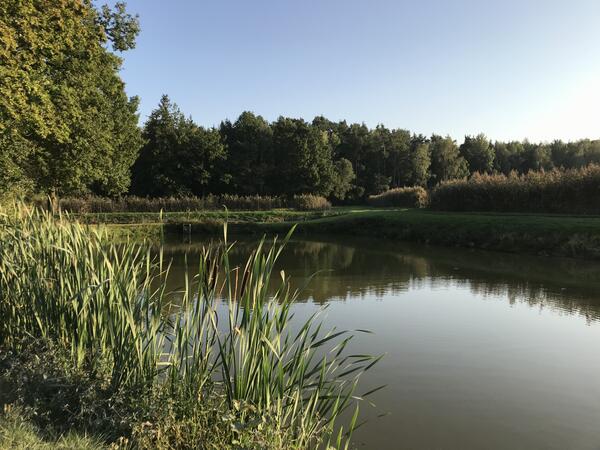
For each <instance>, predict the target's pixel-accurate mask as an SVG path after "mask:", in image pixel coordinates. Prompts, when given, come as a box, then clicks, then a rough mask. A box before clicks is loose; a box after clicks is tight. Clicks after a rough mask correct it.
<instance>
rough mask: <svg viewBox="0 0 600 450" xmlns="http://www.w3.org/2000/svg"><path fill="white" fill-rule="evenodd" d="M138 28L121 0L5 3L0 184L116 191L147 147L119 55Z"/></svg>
mask: <svg viewBox="0 0 600 450" xmlns="http://www.w3.org/2000/svg"><path fill="white" fill-rule="evenodd" d="M138 31H139V24H138V21H137V18H136V17H132V16H130V15H129V14H127V13H126V11H125V5H124V4H123V3H119V4H117V6H116V8H115V9H114V10H111V9H110V8H108V7H106V8H104V9H103V11H102V13H99V12H98V11H97V10H96V9H94V7H93V6H92V3H91V2H90V1H88V0H60V1H56V0H21V1H8V2H0V142H1V143H2V145H1V146H0V173H3V175H1V176H0V191H8V190H13V189H15V188H26V189H35V190H39V191H42V192H47V193H51V194H66V193H81V192H86V191H89V190H90V189H94V190H96V191H98V192H99V193H103V194H109V195H114V194H119V193H122V192H125V191H126V190H127V188H128V186H129V168H130V166H131V164H133V162H134V160H135V157H136V155H137V153H138V151H139V148H140V146H141V143H142V141H141V137H140V132H139V129H138V127H137V115H136V110H137V104H138V101H137V98H131V99H130V98H128V97H127V96H126V95H125V90H124V84H123V82H122V81H121V79H120V77H119V73H118V71H119V68H120V65H121V59H120V58H119V57H118V56H116V55H115V54H114V53H111V52H110V51H109V50H108V48H107V47H106V45H105V44H106V43H107V42H111V43H112V44H113V50H117V51H123V50H127V49H129V48H132V47H133V46H134V44H135V36H136V34H137V32H138Z"/></svg>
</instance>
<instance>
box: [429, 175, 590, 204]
mask: <svg viewBox="0 0 600 450" xmlns="http://www.w3.org/2000/svg"><path fill="white" fill-rule="evenodd" d="M431 207H432V208H434V209H438V210H445V211H498V212H526V213H562V214H600V166H598V165H591V166H588V167H584V168H581V169H571V170H558V169H556V170H552V171H549V172H544V171H540V172H529V173H527V174H525V175H518V174H516V173H514V172H513V173H511V174H510V175H508V176H506V175H481V174H475V175H473V176H472V177H471V178H470V179H469V180H454V181H448V182H445V183H442V184H440V185H439V186H438V187H436V188H435V189H434V190H433V192H432V195H431Z"/></svg>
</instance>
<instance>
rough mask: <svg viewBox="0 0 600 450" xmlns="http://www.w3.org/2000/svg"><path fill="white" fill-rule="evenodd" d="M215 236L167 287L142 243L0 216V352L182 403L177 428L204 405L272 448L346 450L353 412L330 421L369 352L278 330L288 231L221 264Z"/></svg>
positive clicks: (303, 330)
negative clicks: (62, 365)
mask: <svg viewBox="0 0 600 450" xmlns="http://www.w3.org/2000/svg"><path fill="white" fill-rule="evenodd" d="M226 230H227V228H226V226H225V234H224V240H223V242H222V243H221V244H219V245H215V246H211V247H207V248H205V249H204V250H203V252H202V257H201V259H200V263H199V267H198V269H197V271H196V275H195V276H189V275H186V277H185V279H183V280H180V281H181V283H180V284H181V285H182V288H181V289H179V290H177V291H176V292H169V291H168V290H167V288H166V286H167V283H166V281H167V280H168V279H169V278H170V276H171V275H170V271H169V265H168V264H166V263H165V262H164V261H163V258H162V255H159V257H157V258H153V257H152V256H151V254H150V252H149V251H148V250H147V249H146V248H145V247H144V246H143V245H139V244H136V243H132V242H127V243H125V244H120V245H116V244H113V243H111V242H110V239H109V238H108V236H107V235H106V233H105V232H104V231H103V230H102V229H92V228H88V227H85V226H83V225H80V224H78V223H77V222H74V221H73V220H72V219H71V218H69V217H63V216H60V217H58V218H55V217H52V216H50V215H49V214H47V213H45V212H41V211H39V210H36V209H28V208H26V207H24V206H22V205H19V206H18V207H17V208H15V210H14V211H13V212H11V213H10V214H9V213H7V212H0V238H1V240H0V315H1V316H2V317H3V320H2V321H1V322H0V347H1V348H4V349H10V350H17V351H19V350H22V349H25V348H26V346H25V344H24V343H26V342H31V340H32V339H33V340H44V341H50V342H53V343H54V345H57V346H59V347H61V348H63V349H65V351H66V352H67V353H68V355H69V360H70V365H71V367H72V368H73V370H78V371H84V372H85V373H88V374H89V373H99V374H103V376H104V377H105V379H106V380H107V383H108V384H109V386H110V389H111V390H112V391H113V392H126V393H127V392H129V393H131V394H130V395H131V396H139V395H142V396H144V395H146V396H151V395H152V393H153V392H161V393H162V394H161V395H163V396H164V395H166V396H167V397H168V398H169V399H170V400H171V401H173V402H175V403H177V404H179V405H185V407H184V411H183V412H182V413H181V412H180V416H181V420H188V419H189V418H190V417H195V416H196V415H197V414H198V411H201V410H202V409H203V408H204V409H206V408H208V406H207V405H215V404H218V405H220V406H219V408H224V409H225V410H226V412H228V414H233V416H235V421H236V423H241V424H243V426H244V427H253V426H254V427H256V426H258V425H256V424H264V423H268V424H269V427H271V429H270V430H269V432H270V433H271V434H273V433H274V434H275V435H277V436H279V438H280V440H281V442H285V447H286V448H313V447H315V446H319V445H329V446H333V447H337V448H339V447H342V446H347V445H348V440H349V437H350V435H351V432H352V430H353V428H354V426H355V425H356V415H355V416H354V418H353V420H352V421H351V423H350V424H348V425H347V426H346V430H344V429H343V428H342V427H341V426H340V423H339V422H340V415H341V414H342V413H343V412H344V410H346V409H347V408H348V407H350V406H352V405H356V402H357V400H358V399H360V397H359V396H357V395H356V387H357V382H358V379H359V377H360V375H361V374H362V373H364V372H365V371H366V370H368V369H369V368H370V367H372V366H373V364H375V363H376V362H377V361H378V360H379V358H374V357H371V356H365V355H351V354H348V353H347V345H348V343H349V342H350V341H351V339H352V337H353V334H352V333H348V332H346V331H335V330H333V331H330V332H328V333H324V332H323V326H322V323H321V322H320V319H319V317H320V314H315V315H314V316H313V317H311V318H310V319H309V320H307V321H306V322H305V323H303V324H301V325H300V327H299V331H296V332H293V333H292V331H291V329H290V324H291V321H292V317H293V312H292V305H293V303H294V300H295V299H296V297H297V295H298V292H297V291H292V290H291V288H290V284H289V280H288V278H287V276H286V275H285V273H284V272H281V274H280V278H279V280H278V281H277V285H276V286H275V290H274V294H273V289H270V284H271V283H273V282H274V281H273V280H274V279H275V273H274V270H275V269H274V268H275V263H276V261H277V258H278V256H279V255H280V254H281V252H282V250H283V248H284V246H285V243H286V242H287V240H288V239H289V236H290V235H289V234H288V235H287V236H286V237H285V239H283V240H282V241H281V242H278V241H277V240H275V241H274V242H272V244H271V245H267V243H266V242H265V241H263V242H261V244H260V245H259V246H258V248H257V249H256V250H255V251H254V252H253V253H252V255H251V256H250V257H249V258H248V260H247V262H246V264H245V265H244V266H243V267H233V266H231V263H230V261H229V252H230V251H231V248H232V245H233V244H231V243H229V242H228V241H227V231H226ZM290 233H291V232H290ZM144 393H145V394H144ZM136 398H139V397H136ZM219 399H223V401H222V402H221V401H220V400H219ZM356 407H357V406H356ZM179 408H180V409H181V408H182V406H179ZM357 411H358V410H357ZM143 415H144V414H143V412H140V414H138V416H140V417H141V416H143ZM252 424H254V425H252ZM135 428H136V424H131V427H130V429H131V430H133V429H135ZM334 433H335V436H334ZM225 434H226V433H225ZM282 436H284V437H285V438H284V439H282V438H281V437H282ZM184 441H185V440H184ZM182 448H185V447H182Z"/></svg>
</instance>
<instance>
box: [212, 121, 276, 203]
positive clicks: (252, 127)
mask: <svg viewBox="0 0 600 450" xmlns="http://www.w3.org/2000/svg"><path fill="white" fill-rule="evenodd" d="M220 133H221V136H222V138H223V143H224V144H225V145H226V147H227V161H226V162H224V163H223V165H222V167H221V171H222V174H223V175H222V178H223V177H224V179H222V180H221V181H223V182H224V183H225V184H226V187H224V190H225V191H226V192H230V193H233V194H238V195H244V194H245V195H251V194H261V195H263V194H265V193H267V192H273V186H272V183H271V180H272V177H274V176H276V174H275V173H272V172H273V169H274V167H273V165H272V164H273V158H274V155H273V131H272V129H271V126H270V125H269V123H268V122H267V121H266V120H265V119H263V118H262V117H261V116H255V115H254V114H253V113H251V112H248V111H245V112H243V113H242V114H241V115H240V116H239V117H238V119H237V120H236V121H235V122H234V123H231V122H229V121H228V120H226V121H225V122H223V123H221V127H220Z"/></svg>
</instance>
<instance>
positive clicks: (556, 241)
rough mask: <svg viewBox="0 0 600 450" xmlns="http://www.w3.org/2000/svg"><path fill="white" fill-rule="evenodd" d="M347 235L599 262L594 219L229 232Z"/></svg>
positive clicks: (333, 220) (344, 217) (381, 217)
mask: <svg viewBox="0 0 600 450" xmlns="http://www.w3.org/2000/svg"><path fill="white" fill-rule="evenodd" d="M292 225H297V231H296V233H306V234H317V233H323V234H337V235H340V234H347V235H364V236H372V237H379V238H384V239H393V240H402V241H408V242H419V243H428V244H435V245H444V246H456V247H467V248H481V249H487V250H496V251H505V252H513V253H530V254H536V255H546V256H567V257H576V258H589V259H600V217H590V216H581V217H573V216H563V215H532V214H503V213H454V212H438V211H430V210H423V209H372V208H334V209H333V210H332V211H331V212H330V213H329V215H327V216H321V217H307V216H304V217H302V220H291V221H283V222H260V221H243V220H242V221H236V222H233V223H231V231H232V233H243V234H246V233H256V234H261V233H273V234H275V233H279V234H281V233H285V232H287V230H289V228H290V227H291V226H292ZM219 226H220V225H219V224H218V223H210V222H202V221H199V222H189V223H187V224H184V223H167V224H165V227H164V230H165V232H166V233H170V234H177V233H182V232H184V231H185V233H190V234H210V233H216V232H218V231H219Z"/></svg>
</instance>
